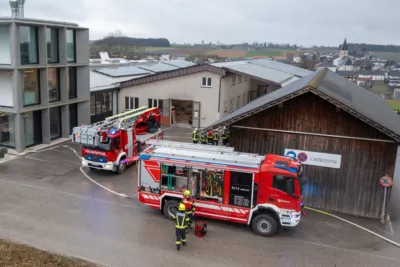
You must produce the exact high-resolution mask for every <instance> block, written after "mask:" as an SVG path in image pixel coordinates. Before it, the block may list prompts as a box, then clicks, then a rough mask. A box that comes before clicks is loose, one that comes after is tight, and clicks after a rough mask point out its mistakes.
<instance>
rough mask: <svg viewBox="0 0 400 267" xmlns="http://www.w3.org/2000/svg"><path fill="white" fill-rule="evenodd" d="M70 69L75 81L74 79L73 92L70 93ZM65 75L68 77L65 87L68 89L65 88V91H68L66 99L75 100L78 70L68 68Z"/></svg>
mask: <svg viewBox="0 0 400 267" xmlns="http://www.w3.org/2000/svg"><path fill="white" fill-rule="evenodd" d="M71 69H73V70H74V75H75V76H74V77H75V79H74V81H73V82H74V90H73V91H72V90H71V84H72V83H71V78H70V77H71ZM67 75H68V77H67V86H68V88H67V90H68V99H76V98H78V68H77V67H68V68H67ZM71 92H72V93H74V94H72V93H71Z"/></svg>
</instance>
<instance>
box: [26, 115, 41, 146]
mask: <svg viewBox="0 0 400 267" xmlns="http://www.w3.org/2000/svg"><path fill="white" fill-rule="evenodd" d="M41 114H42V112H41V111H40V110H39V111H33V112H28V113H25V114H24V115H23V118H24V134H25V147H31V146H34V145H37V144H40V143H42V117H41Z"/></svg>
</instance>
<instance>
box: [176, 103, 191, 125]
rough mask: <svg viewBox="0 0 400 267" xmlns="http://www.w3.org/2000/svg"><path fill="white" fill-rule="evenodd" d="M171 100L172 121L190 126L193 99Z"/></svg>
mask: <svg viewBox="0 0 400 267" xmlns="http://www.w3.org/2000/svg"><path fill="white" fill-rule="evenodd" d="M171 102H172V103H171V104H172V106H171V110H172V112H171V120H172V123H176V124H186V125H190V126H192V115H193V101H190V100H175V99H172V101H171Z"/></svg>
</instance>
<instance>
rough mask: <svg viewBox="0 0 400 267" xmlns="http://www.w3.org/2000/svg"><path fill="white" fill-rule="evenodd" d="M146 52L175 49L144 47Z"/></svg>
mask: <svg viewBox="0 0 400 267" xmlns="http://www.w3.org/2000/svg"><path fill="white" fill-rule="evenodd" d="M145 49H146V51H147V52H154V51H165V50H172V49H175V48H174V47H145Z"/></svg>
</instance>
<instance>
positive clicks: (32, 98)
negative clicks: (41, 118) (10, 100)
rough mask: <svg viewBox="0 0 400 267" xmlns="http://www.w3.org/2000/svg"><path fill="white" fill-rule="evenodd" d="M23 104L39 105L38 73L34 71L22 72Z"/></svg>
mask: <svg viewBox="0 0 400 267" xmlns="http://www.w3.org/2000/svg"><path fill="white" fill-rule="evenodd" d="M23 103H24V106H29V105H38V104H40V86H39V71H38V70H36V69H32V70H24V88H23Z"/></svg>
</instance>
